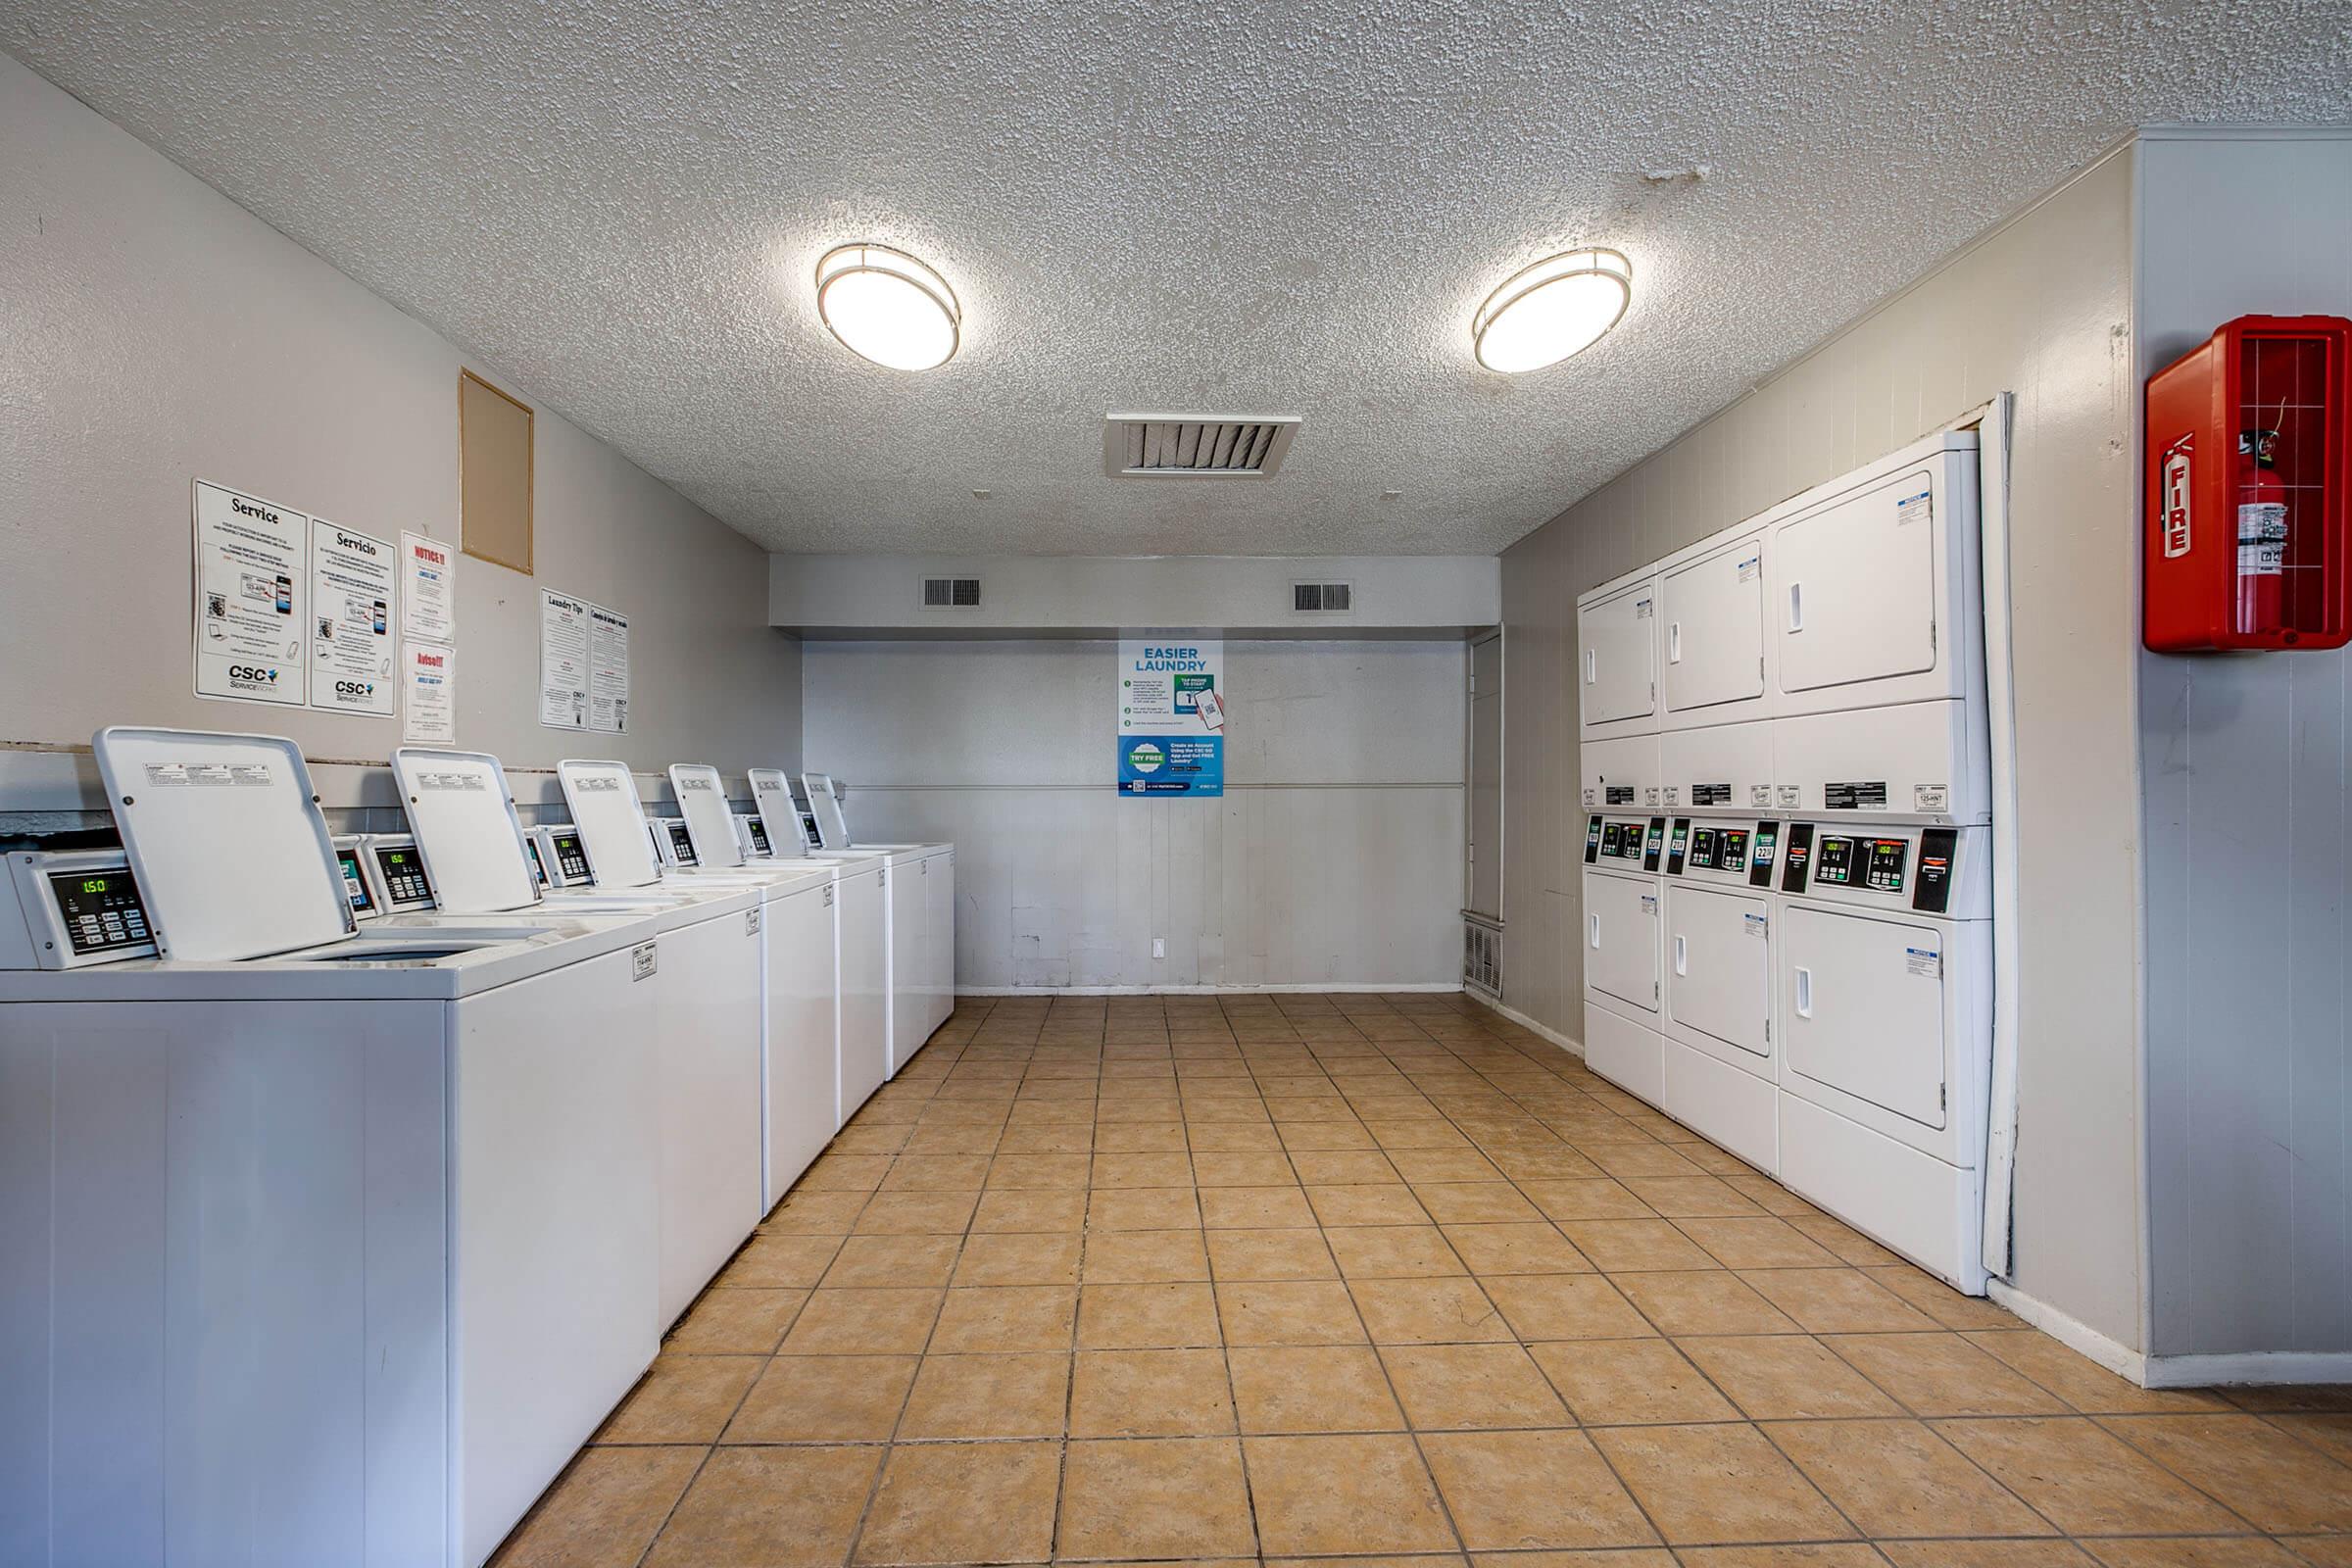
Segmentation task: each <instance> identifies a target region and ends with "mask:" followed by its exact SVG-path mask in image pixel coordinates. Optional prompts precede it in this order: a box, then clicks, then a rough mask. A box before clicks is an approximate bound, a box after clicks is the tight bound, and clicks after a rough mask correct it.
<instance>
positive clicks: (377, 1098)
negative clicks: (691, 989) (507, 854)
mask: <svg viewBox="0 0 2352 1568" xmlns="http://www.w3.org/2000/svg"><path fill="white" fill-rule="evenodd" d="M95 750H96V754H97V760H98V766H99V770H100V773H101V775H102V777H103V778H104V780H105V785H106V790H107V795H108V798H109V801H110V803H111V804H112V806H113V809H114V812H115V817H116V821H117V823H118V825H119V827H120V829H121V831H122V834H123V844H124V851H125V853H124V856H123V863H122V864H121V867H120V869H119V870H117V869H115V868H113V867H112V866H107V867H103V868H102V867H98V866H93V865H89V864H83V863H75V862H76V860H79V859H82V858H74V857H69V858H57V859H55V860H46V861H45V860H44V859H43V858H40V857H30V856H22V855H20V856H12V857H11V860H12V866H11V876H10V879H9V881H10V887H11V889H12V891H18V890H25V889H29V890H30V892H31V894H32V895H33V896H32V899H31V901H30V902H29V903H26V902H25V900H24V898H23V895H22V892H21V891H20V892H19V909H20V911H21V912H20V914H19V916H18V918H17V919H16V920H15V921H14V922H13V923H14V924H16V925H21V926H23V927H24V928H25V929H26V930H27V931H30V930H32V929H33V928H34V927H36V926H37V927H39V928H41V929H42V930H44V931H47V932H50V933H52V935H50V936H48V937H45V938H42V939H38V940H34V939H29V938H28V940H27V942H26V951H27V952H28V953H30V954H31V955H33V956H39V955H40V953H41V947H40V942H42V941H47V942H55V941H57V940H58V938H59V937H63V938H64V939H65V944H66V946H65V948H64V949H62V950H55V949H53V950H52V956H59V958H60V962H61V963H62V962H63V961H64V958H65V957H71V958H73V959H74V960H77V961H76V962H75V963H74V966H73V967H71V968H64V967H61V968H60V969H59V970H58V972H54V973H52V972H42V971H39V970H8V971H5V972H0V1119H4V1120H5V1122H6V1131H5V1133H4V1134H0V1259H4V1260H5V1261H0V1270H5V1271H6V1273H7V1278H8V1282H9V1288H7V1289H6V1290H0V1334H5V1335H6V1336H7V1343H8V1344H10V1345H11V1346H12V1347H14V1348H15V1349H14V1351H13V1352H12V1356H11V1363H10V1364H11V1366H12V1367H13V1368H15V1369H16V1372H14V1373H12V1374H10V1375H9V1377H8V1383H9V1386H10V1387H11V1389H12V1390H13V1391H14V1394H15V1395H16V1396H17V1397H8V1398H0V1453H4V1454H6V1455H7V1456H8V1459H7V1462H4V1463H0V1529H6V1530H7V1531H9V1532H10V1534H9V1535H8V1536H7V1538H6V1539H5V1541H4V1542H0V1547H4V1549H0V1555H5V1556H7V1557H9V1558H11V1559H12V1560H13V1559H20V1558H22V1559H28V1560H36V1561H91V1562H229V1561H235V1562H247V1561H278V1562H358V1563H368V1564H399V1563H456V1564H461V1565H466V1568H471V1565H473V1564H477V1563H480V1562H481V1561H483V1560H484V1559H485V1558H486V1557H487V1556H488V1555H489V1553H490V1552H491V1550H492V1549H494V1548H495V1547H496V1546H497V1544H498V1543H499V1541H500V1540H501V1539H502V1538H503V1537H504V1536H505V1535H506V1534H507V1532H508V1531H509V1530H510V1529H512V1528H513V1526H514V1525H515V1522H516V1521H517V1520H518V1519H519V1518H520V1517H521V1516H522V1514H523V1512H524V1511H525V1510H526V1509H527V1508H528V1507H529V1506H530V1504H531V1502H532V1501H533V1500H534V1499H535V1498H536V1497H537V1496H538V1495H539V1494H540V1493H541V1492H542V1491H543V1490H544V1489H545V1488H546V1486H547V1485H548V1484H549V1483H550V1482H551V1481H552V1480H553V1479H554V1478H555V1477H556V1475H557V1474H558V1473H559V1472H560V1471H561V1470H562V1469H563V1467H564V1465H565V1464H566V1463H567V1462H569V1460H570V1458H571V1455H572V1454H573V1453H574V1452H575V1451H576V1450H577V1448H578V1446H579V1445H580V1444H581V1443H583V1442H584V1441H586V1439H587V1438H588V1437H589V1436H590V1435H592V1434H593V1433H594V1432H595V1430H596V1428H597V1426H598V1425H599V1424H600V1423H601V1422H602V1421H603V1419H604V1418H605V1416H606V1414H607V1413H608V1412H609V1411H610V1410H611V1409H612V1407H613V1404H614V1403H615V1402H617V1401H618V1400H619V1399H620V1397H622V1396H623V1395H625V1394H626V1393H627V1392H628V1390H629V1388H630V1386H631V1385H632V1384H633V1383H634V1382H635V1381H636V1379H637V1377H638V1376H639V1375H640V1374H641V1373H642V1372H643V1371H644V1369H645V1367H646V1366H647V1365H648V1364H649V1363H650V1362H651V1361H652V1359H653V1357H654V1354H655V1352H656V1350H657V1349H658V1348H659V1335H658V1325H657V1323H656V1321H655V1315H654V1313H655V1286H656V1280H655V1267H654V1259H655V1231H654V1226H655V1211H654V1164H655V1161H654V1150H653V1147H652V1142H651V1139H650V1137H649V1128H648V1126H647V1123H646V1121H645V1119H644V1116H643V1113H642V1109H641V1107H642V1103H643V1102H644V1100H645V1098H646V1096H648V1095H649V1094H650V1093H651V1062H650V1050H649V1043H650V1041H651V1039H652V1035H653V1029H654V1021H653V1018H652V1016H651V1014H652V1007H651V1005H650V1003H649V1001H648V1000H647V997H646V992H645V989H644V987H643V986H642V985H641V984H640V983H639V982H638V980H637V978H636V969H635V965H634V963H633V961H632V946H633V941H634V937H635V935H636V934H637V930H638V928H636V927H634V926H632V925H630V924H629V923H627V922H621V921H604V922H588V921H579V922H568V921H557V922H520V923H515V922H502V921H501V920H499V919H497V918H495V917H485V918H479V919H476V920H474V921H472V922H470V923H469V924H468V925H466V926H457V925H451V926H443V927H438V928H427V927H419V926H417V925H415V924H414V923H412V922H409V921H408V920H407V919H406V918H405V917H402V916H385V917H383V918H380V919H376V920H372V921H370V922H369V923H368V928H367V929H366V930H364V931H363V930H361V929H360V928H359V926H358V922H357V920H356V918H355V916H354V913H353V910H352V907H351V903H350V899H349V895H348V893H347V891H346V888H345V884H344V879H343V877H342V875H341V872H340V870H339V869H338V867H337V864H336V857H335V855H334V851H333V846H332V843H331V841H330V838H329V836H328V833H327V831H326V824H325V820H324V818H323V817H322V815H321V814H320V812H319V808H318V806H317V805H316V803H315V802H314V800H313V797H312V790H311V780H310V775H309V771H308V769H307V768H306V767H305V765H304V763H303V760H302V757H301V754H300V753H299V751H298V750H297V749H296V748H295V747H294V746H293V745H292V743H291V742H288V741H284V740H277V739H272V738H269V737H261V736H246V735H219V734H205V733H195V732H186V731H175V730H159V729H110V730H105V731H101V732H100V734H99V735H98V736H97V738H96V742H95ZM134 909H135V910H136V911H137V918H136V920H135V922H134V920H133V919H132V911H133V910H134ZM85 914H86V915H88V916H89V917H91V918H92V919H94V920H95V921H96V927H95V930H96V937H97V940H96V942H94V943H93V942H90V941H84V940H77V939H76V938H75V937H74V936H73V933H76V932H85V931H87V930H88V929H89V928H88V927H85V926H84V924H83V918H84V916H85ZM11 923H12V922H11V921H9V920H6V919H0V926H7V925H10V924H11ZM134 925H136V926H138V927H144V928H145V929H146V930H147V932H148V934H149V938H150V941H149V942H148V943H146V944H140V943H137V942H135V941H132V940H131V938H132V936H133V927H134ZM116 929H120V930H121V931H122V933H123V937H122V940H120V941H113V940H111V938H112V933H113V931H114V930H116ZM140 946H148V947H150V948H152V950H153V956H119V957H118V956H116V955H117V954H123V955H130V954H132V953H134V952H135V951H136V949H137V948H139V947H140ZM18 1374H21V1375H18Z"/></svg>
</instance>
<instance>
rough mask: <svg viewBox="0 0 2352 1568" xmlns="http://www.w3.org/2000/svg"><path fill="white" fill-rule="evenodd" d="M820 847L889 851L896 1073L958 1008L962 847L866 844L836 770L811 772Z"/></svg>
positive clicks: (813, 821) (811, 813)
mask: <svg viewBox="0 0 2352 1568" xmlns="http://www.w3.org/2000/svg"><path fill="white" fill-rule="evenodd" d="M801 787H802V789H803V790H804V791H806V792H807V796H808V801H809V809H808V810H807V812H805V813H804V814H803V821H804V822H806V823H809V824H810V825H811V826H812V828H813V830H814V832H815V834H816V840H815V847H816V848H819V849H825V850H865V851H870V852H872V853H875V854H879V855H883V856H886V857H887V858H889V861H890V865H891V872H890V875H891V893H890V946H891V998H890V1071H891V1075H892V1076H893V1077H896V1076H897V1075H898V1071H899V1069H900V1068H902V1067H904V1066H906V1065H907V1061H908V1060H909V1059H911V1058H912V1057H913V1055H914V1054H915V1053H916V1052H917V1051H920V1050H921V1049H922V1048H923V1045H924V1043H925V1042H927V1041H928V1040H929V1039H930V1038H931V1035H932V1033H933V1031H935V1030H936V1029H938V1028H939V1026H940V1025H941V1024H943V1023H946V1022H947V1021H948V1017H949V1015H950V1014H951V1013H953V1012H954V1011H955V1010H956V846H955V845H953V844H948V843H926V844H881V843H873V844H868V843H861V842H860V841H858V839H857V838H856V837H854V836H853V835H852V834H851V832H850V820H849V813H848V812H847V811H846V810H844V809H843V807H842V799H841V796H842V792H841V790H840V788H839V786H838V785H837V784H836V783H835V782H834V779H833V776H832V775H831V774H830V773H803V774H802V775H801Z"/></svg>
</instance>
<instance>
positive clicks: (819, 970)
mask: <svg viewBox="0 0 2352 1568" xmlns="http://www.w3.org/2000/svg"><path fill="white" fill-rule="evenodd" d="M831 892H832V889H830V888H828V887H815V888H810V889H809V890H808V891H806V892H803V893H796V894H794V895H792V896H791V897H790V898H786V899H779V900H777V901H776V902H775V903H773V904H770V905H769V906H767V915H766V924H767V943H768V957H769V962H768V976H767V978H768V998H767V1075H766V1076H767V1082H766V1094H767V1116H766V1138H767V1146H766V1152H765V1156H764V1158H763V1160H762V1162H761V1171H762V1178H761V1196H762V1202H763V1204H764V1205H765V1207H769V1208H772V1207H774V1206H775V1203H776V1201H777V1200H779V1199H781V1198H782V1197H783V1196H784V1194H785V1191H786V1190H787V1189H788V1188H790V1187H791V1186H792V1184H793V1183H794V1182H795V1181H797V1180H799V1178H800V1174H801V1172H803V1171H805V1170H807V1169H808V1168H809V1163H810V1162H811V1161H812V1160H814V1159H815V1158H816V1156H817V1155H818V1154H819V1153H820V1152H823V1150H824V1147H825V1145H826V1144H828V1143H830V1142H831V1141H832V1138H833V1134H834V1132H835V1130H836V1122H835V1119H834V1118H835V1115H836V1113H837V1111H838V1108H839V1106H840V1103H841V1040H840V1034H839V1030H840V1023H839V1014H838V1008H837V1006H836V1004H835V1000H834V995H833V987H834V975H835V972H836V970H837V968H838V966H839V963H840V955H839V954H838V953H836V952H835V951H834V945H835V941H836V937H835V933H834V920H833V905H832V901H831V899H830V898H829V897H828V895H829V894H830V893H831Z"/></svg>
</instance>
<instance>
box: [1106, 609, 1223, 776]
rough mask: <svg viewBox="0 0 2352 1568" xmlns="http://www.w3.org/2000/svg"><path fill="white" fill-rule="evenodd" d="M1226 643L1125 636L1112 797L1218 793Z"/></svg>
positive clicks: (1220, 774) (1193, 639) (1221, 773)
mask: <svg viewBox="0 0 2352 1568" xmlns="http://www.w3.org/2000/svg"><path fill="white" fill-rule="evenodd" d="M1227 696H1228V693H1227V692H1226V690H1225V644H1224V643H1223V642H1221V641H1215V640H1210V641H1202V640H1201V639H1200V638H1179V637H1131V638H1128V639H1127V640H1125V641H1123V642H1121V643H1120V644H1119V686H1118V699H1119V793H1120V794H1121V795H1125V796H1132V797H1134V798H1136V799H1138V800H1142V799H1147V798H1152V797H1167V796H1201V797H1207V796H1219V795H1223V794H1224V793H1225V700H1226V697H1227Z"/></svg>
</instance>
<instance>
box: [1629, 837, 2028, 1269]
mask: <svg viewBox="0 0 2352 1568" xmlns="http://www.w3.org/2000/svg"><path fill="white" fill-rule="evenodd" d="M1988 833H1989V829H1987V828H1983V827H1949V826H1932V825H1906V824H1898V823H1891V822H1871V821H1867V820H1864V821H1855V820H1853V819H1851V818H1845V819H1838V820H1825V821H1804V820H1795V819H1787V820H1784V819H1777V818H1771V817H1741V818H1732V817H1720V818H1709V817H1698V816H1663V815H1631V814H1626V815H1620V814H1617V813H1611V812H1594V813H1591V814H1590V815H1588V816H1587V818H1586V827H1585V844H1584V907H1585V930H1584V932H1583V933H1582V935H1583V940H1584V943H1585V954H1584V960H1585V1054H1586V1060H1587V1063H1588V1064H1589V1065H1590V1066H1591V1067H1592V1068H1593V1071H1595V1072H1597V1073H1599V1074H1601V1075H1602V1076H1603V1077H1606V1078H1608V1079H1609V1080H1610V1081H1612V1082H1614V1083H1616V1084H1618V1085H1620V1086H1621V1087H1623V1088H1625V1089H1627V1090H1629V1091H1631V1092H1632V1093H1633V1094H1635V1095H1637V1096H1639V1097H1641V1098H1642V1099H1643V1100H1645V1101H1647V1102H1649V1103H1651V1104H1654V1105H1656V1106H1657V1107H1658V1108H1659V1109H1661V1110H1663V1111H1665V1112H1666V1113H1667V1114H1668V1115H1670V1116H1673V1117H1674V1118H1675V1119H1677V1120H1678V1121H1681V1122H1683V1123H1684V1124H1686V1125H1687V1126H1689V1127H1691V1128H1692V1129H1693V1130H1695V1131H1697V1132H1699V1133H1702V1134H1704V1135H1705V1136H1706V1137H1708V1138H1710V1139H1712V1140H1714V1141H1715V1142H1716V1143H1718V1144H1720V1145H1721V1146H1722V1147H1724V1148H1725V1149H1727V1150H1729V1151H1731V1152H1733V1153H1735V1154H1738V1155H1739V1156H1740V1158H1742V1159H1744V1160H1746V1161H1747V1162H1748V1163H1750V1164H1752V1165H1754V1166H1755V1167H1756V1168H1757V1169H1759V1170H1762V1171H1765V1172H1767V1173H1769V1174H1771V1175H1774V1176H1776V1177H1778V1178H1779V1179H1780V1180H1781V1181H1782V1182H1783V1183H1784V1184H1786V1185H1787V1186H1788V1187H1789V1188H1790V1189H1792V1190H1793V1191H1795V1192H1796V1193H1798V1194H1800V1195H1802V1196H1803V1197H1805V1198H1807V1199H1809V1200H1811V1201H1814V1202H1815V1203H1817V1204H1819V1205H1820V1206H1822V1207H1823V1208H1825V1209H1828V1210H1829V1211H1831V1212H1832V1213H1835V1214H1837V1215H1838V1216H1839V1217H1840V1218H1842V1219H1844V1220H1846V1221H1847V1222H1848V1223H1850V1224H1852V1225H1854V1226H1855V1227H1857V1228H1858V1229H1860V1230H1862V1231H1864V1232H1865V1233H1867V1234H1868V1235H1870V1236H1872V1237H1874V1238H1876V1239H1877V1240H1879V1241H1880V1242H1882V1243H1884V1244H1885V1245H1887V1247H1889V1248H1891V1249H1893V1250H1896V1251H1898V1252H1901V1253H1903V1254H1904V1255H1905V1256H1907V1257H1909V1258H1911V1259H1912V1260H1913V1261H1914V1262H1917V1263H1919V1264H1921V1265H1922V1266H1923V1267H1926V1268H1928V1269H1930V1270H1932V1271H1933V1272H1935V1273H1936V1274H1937V1275H1939V1276H1941V1277H1942V1278H1944V1279H1945V1280H1948V1281H1950V1282H1951V1283H1952V1284H1953V1285H1954V1286H1956V1287H1958V1288H1959V1289H1961V1290H1963V1291H1967V1292H1969V1293H1971V1294H1973V1295H1983V1294H1984V1292H1985V1268H1984V1262H1983V1249H1982V1245H1981V1224H1980V1219H1981V1215H1982V1213H1983V1191H1984V1189H1983V1175H1984V1172H1983V1165H1984V1158H1983V1156H1984V1151H1985V1113H1986V1112H1985V1105H1986V1098H1987V1093H1988V1063H1987V1058H1986V1055H1985V1051H1984V1042H1985V1041H1986V1040H1987V1039H1989V1037H1990V1032H1991V1006H1992V953H1991V947H1992V941H1991V931H1992V925H1991V884H1990V876H1989V868H1988V864H1987V852H1988V847H1989V846H1988V840H1987V835H1988Z"/></svg>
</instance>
